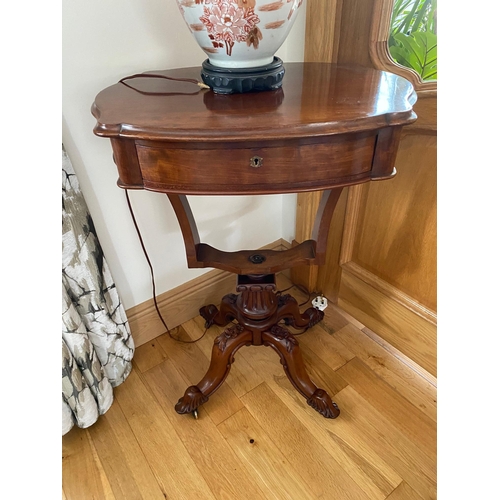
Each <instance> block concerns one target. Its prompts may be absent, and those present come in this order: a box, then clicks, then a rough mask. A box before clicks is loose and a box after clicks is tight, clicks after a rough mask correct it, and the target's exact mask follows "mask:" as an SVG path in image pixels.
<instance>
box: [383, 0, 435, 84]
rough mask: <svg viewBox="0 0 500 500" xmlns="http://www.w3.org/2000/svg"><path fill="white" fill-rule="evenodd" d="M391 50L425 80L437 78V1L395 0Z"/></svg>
mask: <svg viewBox="0 0 500 500" xmlns="http://www.w3.org/2000/svg"><path fill="white" fill-rule="evenodd" d="M389 51H390V53H391V56H392V58H393V59H394V60H395V61H396V62H398V63H399V64H401V65H403V66H406V67H408V68H411V69H413V70H415V71H416V72H417V73H418V74H419V75H420V76H421V78H422V80H436V79H437V0H394V10H393V12H392V18H391V32H390V35H389Z"/></svg>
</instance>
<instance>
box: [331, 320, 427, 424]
mask: <svg viewBox="0 0 500 500" xmlns="http://www.w3.org/2000/svg"><path fill="white" fill-rule="evenodd" d="M334 337H335V339H336V340H337V341H338V343H340V344H343V345H344V346H346V347H347V348H349V349H350V350H351V351H353V352H354V353H355V354H356V357H357V358H359V359H360V360H361V361H363V363H365V364H366V365H367V366H368V367H369V368H370V369H371V370H373V372H374V373H376V374H377V375H378V376H379V377H380V378H381V379H383V380H384V381H385V382H387V383H388V384H389V385H390V386H391V387H392V388H393V389H395V390H396V391H397V392H398V393H399V394H401V395H402V396H403V397H404V398H406V399H407V400H408V401H409V402H410V403H412V404H413V405H414V406H415V407H417V408H418V409H419V410H420V411H422V412H423V413H424V414H425V415H427V416H428V417H429V418H431V419H432V420H433V421H434V422H436V421H437V390H436V387H434V386H433V385H432V384H430V383H429V382H427V381H426V380H424V379H423V378H422V377H420V376H419V375H418V374H417V373H415V372H414V371H413V370H412V369H411V368H410V367H408V366H407V365H405V364H404V363H401V362H400V361H398V360H397V359H396V358H394V356H392V355H390V354H389V353H388V352H387V351H386V350H385V349H384V348H383V347H381V346H380V345H379V344H377V343H376V342H375V341H373V340H372V339H370V337H368V336H367V335H366V334H364V333H363V332H362V331H360V330H359V329H358V328H356V327H355V326H353V325H347V326H345V327H344V328H341V329H340V330H339V331H337V332H336V333H335V335H334Z"/></svg>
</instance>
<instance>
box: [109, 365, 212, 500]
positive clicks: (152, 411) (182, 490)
mask: <svg viewBox="0 0 500 500" xmlns="http://www.w3.org/2000/svg"><path fill="white" fill-rule="evenodd" d="M115 395H116V401H117V402H118V403H119V405H120V407H121V408H122V410H123V412H124V414H125V416H126V418H127V420H128V423H129V424H130V427H131V428H132V431H133V433H134V435H135V437H136V439H137V441H138V442H139V445H140V447H141V449H142V452H143V453H144V455H145V457H146V460H147V461H148V463H149V465H150V466H151V469H152V470H153V473H154V475H155V476H156V480H157V481H158V483H159V484H160V487H161V489H162V491H165V492H166V494H167V498H169V497H170V498H175V499H176V500H177V499H179V500H181V499H182V500H184V499H186V500H192V499H194V498H207V499H211V500H212V499H214V498H215V497H214V496H213V495H212V493H211V491H210V488H209V487H208V485H207V483H206V482H205V480H204V479H203V476H202V475H201V473H200V471H199V470H198V468H197V467H196V463H195V462H194V460H193V458H192V457H191V455H190V454H189V453H188V451H187V449H186V446H185V444H184V443H183V442H182V440H181V438H180V437H179V435H178V434H177V432H176V430H175V428H174V426H173V425H172V424H171V423H170V422H169V420H168V418H167V416H166V415H165V413H164V411H163V409H162V408H161V406H160V404H159V403H158V401H157V400H156V399H155V398H154V396H153V395H152V394H151V392H150V391H149V390H148V388H147V386H146V385H145V384H144V383H143V381H142V380H141V379H140V377H139V373H138V371H137V372H136V371H135V370H132V373H131V374H130V375H129V376H128V379H127V380H126V381H125V382H124V383H123V384H121V385H120V386H118V387H117V388H115Z"/></svg>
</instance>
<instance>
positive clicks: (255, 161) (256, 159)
mask: <svg viewBox="0 0 500 500" xmlns="http://www.w3.org/2000/svg"><path fill="white" fill-rule="evenodd" d="M263 162H264V158H261V157H260V156H252V158H250V166H251V167H253V168H259V167H262V163H263Z"/></svg>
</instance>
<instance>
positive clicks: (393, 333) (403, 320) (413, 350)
mask: <svg viewBox="0 0 500 500" xmlns="http://www.w3.org/2000/svg"><path fill="white" fill-rule="evenodd" d="M338 305H339V306H340V307H341V308H342V309H344V310H345V311H347V312H348V313H349V314H351V315H352V316H354V318H356V319H358V320H359V321H361V322H362V323H363V324H364V325H366V326H367V327H368V328H369V329H370V330H373V331H374V332H376V333H377V335H379V336H380V337H381V338H382V339H383V340H385V341H387V342H388V343H389V344H390V345H391V346H394V347H395V348H396V349H398V350H399V351H401V352H402V353H403V354H404V355H406V356H408V357H409V358H410V359H412V360H413V361H415V362H416V363H417V364H418V365H419V366H421V367H422V368H424V369H425V370H426V371H428V372H429V373H430V374H431V375H433V376H434V377H435V376H436V374H437V361H436V325H434V324H432V323H431V322H429V321H428V320H426V319H424V318H422V317H421V316H419V315H417V314H415V313H414V312H413V311H411V310H410V309H409V308H408V307H406V306H405V305H402V304H400V303H399V302H397V301H395V300H393V299H392V298H390V297H388V296H387V295H386V294H384V293H382V292H380V291H379V290H377V289H376V288H374V287H373V286H371V285H369V284H367V283H365V282H364V281H363V280H361V279H359V278H357V277H356V276H354V275H353V274H351V273H350V272H349V270H347V269H345V268H344V269H343V270H342V281H341V284H340V291H339V301H338Z"/></svg>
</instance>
